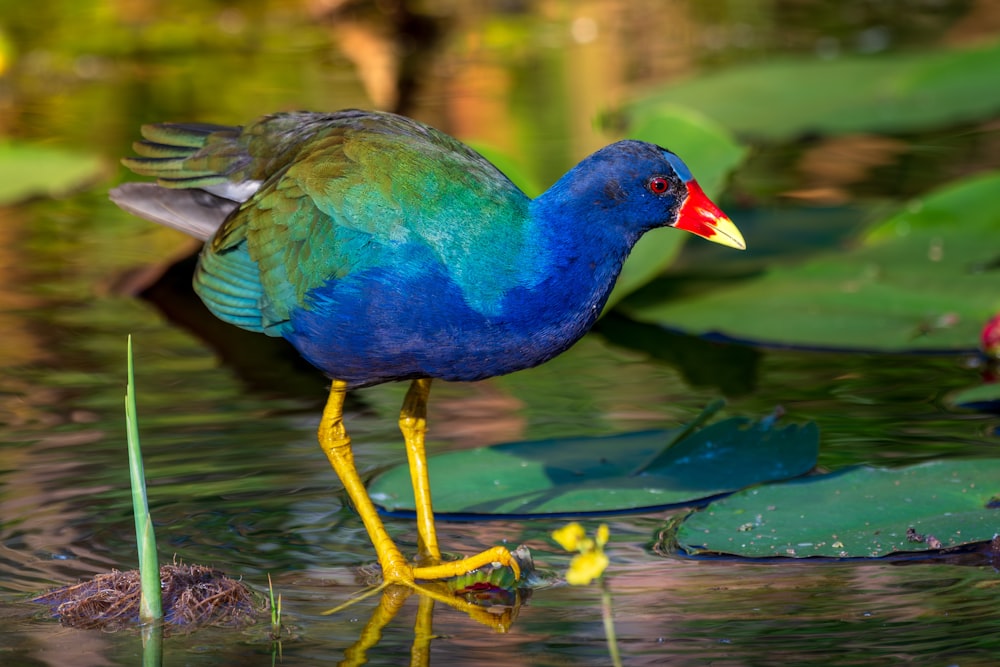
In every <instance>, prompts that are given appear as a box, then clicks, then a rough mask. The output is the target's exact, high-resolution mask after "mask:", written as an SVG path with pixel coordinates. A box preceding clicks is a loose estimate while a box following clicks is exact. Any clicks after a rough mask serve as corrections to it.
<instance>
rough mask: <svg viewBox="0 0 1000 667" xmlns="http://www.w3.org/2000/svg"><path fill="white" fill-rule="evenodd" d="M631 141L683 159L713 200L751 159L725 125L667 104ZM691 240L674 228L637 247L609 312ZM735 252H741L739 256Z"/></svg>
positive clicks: (635, 127)
mask: <svg viewBox="0 0 1000 667" xmlns="http://www.w3.org/2000/svg"><path fill="white" fill-rule="evenodd" d="M629 136H630V137H632V138H633V139H641V140H642V141H648V142H650V143H654V144H657V145H659V146H663V147H664V148H666V149H668V150H671V151H673V152H674V153H676V154H677V155H680V156H681V159H683V160H684V162H685V164H687V165H688V167H690V169H691V173H692V174H694V176H695V179H696V180H697V181H698V184H699V185H700V186H701V188H702V190H704V191H705V194H707V195H708V196H709V197H716V196H718V194H719V193H720V192H722V190H723V188H724V186H725V184H726V179H727V178H728V177H729V174H730V173H732V171H733V170H734V169H736V167H738V166H739V165H740V163H741V162H742V161H743V159H744V158H745V157H746V154H747V148H746V147H744V146H741V145H740V144H739V143H737V142H736V140H735V139H734V138H733V137H732V135H731V134H730V133H729V132H728V131H727V130H726V129H725V128H724V127H722V126H721V125H719V124H718V123H716V122H714V121H712V120H710V119H709V118H707V117H706V116H704V115H703V114H701V113H698V112H697V111H694V110H692V109H686V108H684V107H679V106H672V105H666V106H662V107H659V108H657V109H655V110H651V111H650V112H648V113H645V114H643V115H642V116H641V118H636V122H634V123H633V124H632V127H631V129H630V131H629ZM687 238H688V235H687V234H679V233H677V231H676V230H673V229H654V230H652V231H651V232H648V233H646V235H645V236H643V237H642V238H641V239H639V242H638V243H637V244H636V245H635V247H634V248H632V252H631V253H630V254H629V257H628V260H627V261H626V262H625V266H624V267H623V268H622V272H621V275H620V276H619V277H618V282H617V283H616V284H615V289H614V291H612V293H611V297H610V298H609V299H608V303H607V306H606V307H607V308H610V307H611V306H613V305H614V304H616V303H618V302H619V301H620V300H621V299H622V298H623V297H625V296H626V295H627V294H630V293H631V292H634V291H635V290H636V289H638V288H639V287H642V286H643V285H645V284H646V283H648V282H649V281H650V280H652V279H653V278H655V277H656V276H657V275H659V274H660V273H661V272H663V270H664V269H666V268H667V267H668V266H670V265H671V264H672V263H673V261H674V259H675V258H676V257H677V253H678V252H679V251H680V248H681V244H683V243H684V241H686V240H687ZM734 252H735V251H734Z"/></svg>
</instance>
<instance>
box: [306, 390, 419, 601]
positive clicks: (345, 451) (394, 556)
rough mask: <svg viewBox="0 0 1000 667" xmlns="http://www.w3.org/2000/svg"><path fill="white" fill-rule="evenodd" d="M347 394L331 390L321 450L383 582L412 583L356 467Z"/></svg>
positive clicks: (322, 426)
mask: <svg viewBox="0 0 1000 667" xmlns="http://www.w3.org/2000/svg"><path fill="white" fill-rule="evenodd" d="M346 394H347V384H346V383H344V382H341V381H340V380H334V381H333V385H332V386H331V387H330V397H329V398H328V399H327V401H326V408H325V409H324V410H323V418H322V419H321V420H320V423H319V446H320V447H322V448H323V451H324V452H325V453H326V457H327V458H328V459H330V465H332V466H333V469H334V470H335V471H336V473H337V476H339V477H340V482H341V484H343V485H344V490H346V491H347V495H348V496H349V497H350V499H351V502H352V503H353V504H354V509H355V510H356V511H357V512H358V514H359V515H361V521H362V522H363V523H364V524H365V530H367V531H368V537H369V538H371V541H372V545H373V546H374V547H375V553H376V554H378V562H379V565H380V566H381V567H382V578H383V579H384V580H385V581H391V582H393V583H412V582H413V569H412V568H411V567H410V564H409V563H407V562H406V559H405V558H403V554H402V553H400V551H399V548H397V547H396V544H395V542H393V541H392V538H391V537H389V533H388V532H386V530H385V526H384V525H383V524H382V520H381V519H379V517H378V512H377V511H376V510H375V505H374V504H372V501H371V498H369V497H368V491H367V490H366V489H365V485H364V482H362V481H361V477H360V476H359V475H358V470H357V468H356V467H355V466H354V454H353V453H352V452H351V438H350V437H349V436H348V435H347V431H346V430H345V429H344V396H345V395H346Z"/></svg>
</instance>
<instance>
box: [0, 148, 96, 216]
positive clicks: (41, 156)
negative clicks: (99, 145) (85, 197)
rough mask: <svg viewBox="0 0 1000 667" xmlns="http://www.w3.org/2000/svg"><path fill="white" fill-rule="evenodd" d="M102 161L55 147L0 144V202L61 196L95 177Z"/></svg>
mask: <svg viewBox="0 0 1000 667" xmlns="http://www.w3.org/2000/svg"><path fill="white" fill-rule="evenodd" d="M100 169H101V161H100V159H99V158H97V157H95V156H92V155H82V154H79V153H73V152H70V151H64V150H60V149H58V148H48V147H44V146H32V145H25V144H11V143H2V144H0V205H7V204H13V203H16V202H18V201H21V200H24V199H29V198H31V197H38V196H55V195H60V194H63V193H65V192H68V191H70V190H73V189H75V188H78V187H81V186H83V185H84V184H85V183H87V181H90V180H92V179H94V178H96V177H97V175H98V173H99V172H100Z"/></svg>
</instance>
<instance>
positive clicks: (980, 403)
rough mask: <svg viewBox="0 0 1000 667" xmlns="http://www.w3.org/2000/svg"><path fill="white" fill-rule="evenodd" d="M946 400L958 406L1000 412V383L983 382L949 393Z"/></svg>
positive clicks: (951, 404) (953, 405)
mask: <svg viewBox="0 0 1000 667" xmlns="http://www.w3.org/2000/svg"><path fill="white" fill-rule="evenodd" d="M945 401H946V402H947V403H948V405H950V406H952V407H956V408H967V409H969V410H982V411H988V412H1000V383H996V382H992V383H987V384H981V385H978V386H975V387H969V388H967V389H960V390H959V391H956V392H953V393H951V394H949V395H948V396H947V397H946V398H945Z"/></svg>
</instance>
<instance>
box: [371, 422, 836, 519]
mask: <svg viewBox="0 0 1000 667" xmlns="http://www.w3.org/2000/svg"><path fill="white" fill-rule="evenodd" d="M772 421H773V420H772V419H771V418H767V419H764V420H761V421H759V422H753V423H752V422H751V420H749V419H746V418H742V417H732V418H729V419H725V420H723V421H720V422H718V423H715V424H712V425H711V426H708V427H706V428H704V429H702V430H700V431H697V432H696V433H694V434H693V435H690V436H688V437H686V438H684V439H682V440H680V441H678V442H676V444H674V445H673V446H672V447H669V448H668V449H666V451H663V450H664V447H665V445H667V444H668V443H669V441H670V440H671V438H672V436H674V435H676V433H677V432H678V430H679V429H675V430H673V431H646V432H641V433H628V434H624V435H614V436H608V437H600V438H566V439H558V440H540V441H530V442H513V443H506V444H502V445H495V446H493V447H484V448H479V449H471V450H465V451H459V452H450V453H447V454H442V455H440V456H432V457H430V459H429V461H428V469H429V471H430V477H431V484H432V487H433V492H434V510H435V514H437V515H447V514H452V515H494V516H512V515H513V516H525V515H546V516H555V515H580V514H584V513H606V512H621V511H633V510H640V509H647V508H653V507H663V506H667V505H682V504H693V503H697V502H699V501H703V500H704V499H706V498H709V497H713V496H717V495H719V494H723V493H729V492H732V491H734V490H736V489H739V488H742V487H744V486H747V485H749V484H757V483H761V482H763V481H767V480H776V479H788V478H791V477H795V476H797V475H801V474H803V473H805V472H807V471H809V470H811V469H812V468H813V466H815V464H816V458H817V455H818V451H819V429H818V428H817V427H816V425H815V424H812V423H809V424H806V425H803V426H798V425H789V426H785V427H782V428H778V427H775V426H774V425H773V424H772ZM658 453H659V455H658ZM640 467H642V468H643V472H641V473H639V474H634V473H635V471H636V470H637V469H638V468H640ZM368 492H369V495H370V496H371V497H372V500H373V501H375V503H376V504H377V505H379V506H380V507H381V508H383V509H384V510H386V511H388V512H394V513H411V512H413V509H414V502H413V492H412V489H411V487H410V474H409V470H408V468H407V466H405V465H402V466H397V467H395V468H391V469H389V470H387V471H386V472H384V473H382V474H381V475H379V476H377V477H376V478H375V479H374V480H372V482H371V484H370V485H369V487H368Z"/></svg>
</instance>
